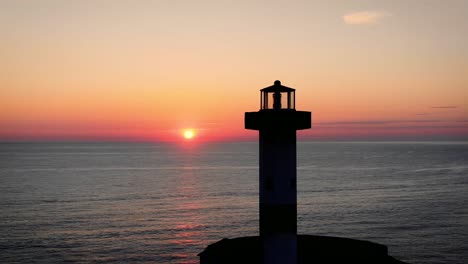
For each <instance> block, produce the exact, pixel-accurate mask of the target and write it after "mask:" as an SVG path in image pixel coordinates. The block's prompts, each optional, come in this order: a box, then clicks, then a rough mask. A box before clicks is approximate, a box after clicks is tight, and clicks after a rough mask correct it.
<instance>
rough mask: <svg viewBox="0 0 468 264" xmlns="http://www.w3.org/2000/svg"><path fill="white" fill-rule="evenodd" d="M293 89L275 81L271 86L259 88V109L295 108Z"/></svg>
mask: <svg viewBox="0 0 468 264" xmlns="http://www.w3.org/2000/svg"><path fill="white" fill-rule="evenodd" d="M295 102H296V95H295V89H293V88H289V87H286V86H283V85H281V82H280V81H275V82H274V84H273V85H272V86H269V87H266V88H263V89H261V90H260V110H295V109H296V107H295Z"/></svg>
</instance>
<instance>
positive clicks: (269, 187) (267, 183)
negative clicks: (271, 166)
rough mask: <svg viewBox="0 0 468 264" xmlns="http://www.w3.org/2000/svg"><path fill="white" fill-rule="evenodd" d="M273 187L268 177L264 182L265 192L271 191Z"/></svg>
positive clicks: (271, 180)
mask: <svg viewBox="0 0 468 264" xmlns="http://www.w3.org/2000/svg"><path fill="white" fill-rule="evenodd" d="M274 187H275V186H274V183H273V179H272V178H271V177H268V178H267V179H266V181H265V189H267V191H273V189H274Z"/></svg>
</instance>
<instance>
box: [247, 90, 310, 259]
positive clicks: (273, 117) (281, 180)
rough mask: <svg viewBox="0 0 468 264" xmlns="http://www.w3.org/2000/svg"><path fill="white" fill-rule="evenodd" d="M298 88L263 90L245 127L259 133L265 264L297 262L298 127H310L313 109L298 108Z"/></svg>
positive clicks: (262, 235) (262, 232) (261, 219)
mask: <svg viewBox="0 0 468 264" xmlns="http://www.w3.org/2000/svg"><path fill="white" fill-rule="evenodd" d="M295 102H296V98H295V89H292V88H289V87H286V86H283V85H281V82H280V81H275V83H274V85H272V86H269V87H266V88H264V89H261V90H260V111H258V112H246V113H245V128H246V129H253V130H258V131H259V134H260V153H259V158H260V237H261V240H262V244H263V247H262V248H263V254H262V257H263V263H265V264H267V263H268V264H272V263H281V264H284V263H297V222H296V215H297V195H296V130H300V129H308V128H311V112H305V111H296V109H295Z"/></svg>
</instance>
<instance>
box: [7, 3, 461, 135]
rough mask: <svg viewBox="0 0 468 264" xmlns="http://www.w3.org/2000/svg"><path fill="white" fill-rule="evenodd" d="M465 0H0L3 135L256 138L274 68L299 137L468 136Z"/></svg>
mask: <svg viewBox="0 0 468 264" xmlns="http://www.w3.org/2000/svg"><path fill="white" fill-rule="evenodd" d="M467 14H468V1H465V0H445V1H443V0H379V1H377V0H369V1H354V0H323V1H305V0H304V1H291V0H288V1H242V0H239V1H223V0H212V1H203V0H197V1H191V0H187V1H177V0H168V1H164V0H159V1H130V0H128V1H116V0H114V1H95V0H93V1H60V0H57V1H47V0H42V1H35V0H31V1H22V0H11V1H7V0H0V38H1V39H0V40H1V41H0V58H1V59H0V69H1V71H0V72H1V73H0V140H102V139H104V140H154V141H160V140H162V141H172V140H179V139H180V138H181V135H180V134H181V132H180V131H181V129H184V128H189V127H190V128H194V129H196V130H197V133H198V139H199V140H238V139H255V138H256V135H257V134H256V132H255V131H246V130H244V128H243V127H244V125H243V115H244V112H246V111H257V110H258V109H259V100H258V98H259V89H261V88H264V87H266V86H270V85H272V83H273V81H274V80H276V79H279V80H281V81H282V83H283V84H284V85H286V86H289V87H293V88H296V89H297V91H296V97H297V104H296V108H297V109H299V110H307V111H312V113H313V114H312V115H313V129H311V130H308V131H304V132H301V137H302V138H306V139H320V140H321V139H360V140H365V139H421V140H426V139H460V138H462V139H463V138H466V139H468V48H467V47H468V15H467Z"/></svg>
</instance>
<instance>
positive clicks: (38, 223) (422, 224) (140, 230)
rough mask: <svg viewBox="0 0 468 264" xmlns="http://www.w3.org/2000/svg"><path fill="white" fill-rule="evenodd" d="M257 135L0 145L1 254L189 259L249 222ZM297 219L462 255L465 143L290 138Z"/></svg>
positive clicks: (396, 249)
mask: <svg viewBox="0 0 468 264" xmlns="http://www.w3.org/2000/svg"><path fill="white" fill-rule="evenodd" d="M257 144H258V143H256V142H252V143H222V144H221V143H217V144H214V143H212V144H192V143H190V144H156V143H154V144H151V143H2V144H0V263H64V262H67V263H198V257H197V254H198V253H199V252H201V251H202V250H203V249H204V248H205V247H206V246H207V245H209V244H210V243H213V242H215V241H218V240H220V239H222V238H233V237H239V236H250V235H257V234H258V145H257ZM297 163H298V180H297V184H298V231H299V233H301V234H317V235H330V236H343V237H349V238H356V239H364V240H370V241H373V242H377V243H381V244H385V245H387V246H388V249H389V253H390V254H391V255H392V256H394V257H396V258H398V259H400V260H403V261H407V262H410V263H468V143H467V142H367V143H366V142H353V143H351V142H341V143H340V142H322V143H317V142H314V143H312V142H299V143H298V162H297Z"/></svg>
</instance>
